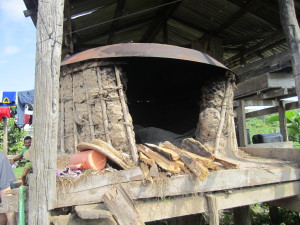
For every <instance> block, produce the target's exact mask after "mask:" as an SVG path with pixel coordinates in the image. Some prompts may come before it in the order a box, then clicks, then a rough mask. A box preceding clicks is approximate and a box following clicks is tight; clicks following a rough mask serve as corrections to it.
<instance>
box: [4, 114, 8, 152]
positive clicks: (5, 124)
mask: <svg viewBox="0 0 300 225" xmlns="http://www.w3.org/2000/svg"><path fill="white" fill-rule="evenodd" d="M7 120H8V119H7V117H3V153H4V154H5V155H7V154H8V146H7V145H8V143H7Z"/></svg>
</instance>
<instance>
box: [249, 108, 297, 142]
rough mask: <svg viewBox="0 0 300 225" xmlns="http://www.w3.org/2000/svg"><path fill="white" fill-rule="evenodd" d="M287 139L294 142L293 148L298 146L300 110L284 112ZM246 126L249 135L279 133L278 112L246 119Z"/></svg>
mask: <svg viewBox="0 0 300 225" xmlns="http://www.w3.org/2000/svg"><path fill="white" fill-rule="evenodd" d="M285 115H286V120H287V129H288V136H289V140H290V141H293V142H295V148H296V147H300V146H299V143H300V110H299V109H297V110H289V111H286V112H285ZM246 127H247V129H249V131H250V137H252V136H253V135H255V134H267V133H279V132H280V128H279V116H278V113H274V114H271V115H266V116H260V117H255V118H250V119H246Z"/></svg>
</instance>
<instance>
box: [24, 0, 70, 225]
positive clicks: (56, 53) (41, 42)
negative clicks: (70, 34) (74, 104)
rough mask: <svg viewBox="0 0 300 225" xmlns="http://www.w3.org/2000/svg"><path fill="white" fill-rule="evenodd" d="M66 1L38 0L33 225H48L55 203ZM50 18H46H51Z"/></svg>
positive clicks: (31, 216) (31, 218)
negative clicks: (60, 80)
mask: <svg viewBox="0 0 300 225" xmlns="http://www.w3.org/2000/svg"><path fill="white" fill-rule="evenodd" d="M63 10H64V0H44V1H39V8H38V12H39V13H38V21H37V44H36V64H35V65H36V69H35V71H36V74H35V88H34V91H35V92H34V98H35V107H34V115H35V117H34V121H33V124H34V128H35V129H34V131H33V132H34V133H33V136H34V138H33V144H32V146H31V161H32V165H33V168H34V170H33V173H32V174H31V177H30V184H29V193H30V198H29V207H28V209H29V222H28V224H30V225H36V224H39V225H43V224H45V225H46V224H47V225H48V224H49V210H50V209H52V208H53V206H54V205H55V201H56V174H55V170H56V159H57V143H58V142H57V137H58V130H59V129H58V120H59V115H58V113H59V75H60V62H61V46H62V36H63ZM49 14H50V17H51V19H46V18H50V17H49Z"/></svg>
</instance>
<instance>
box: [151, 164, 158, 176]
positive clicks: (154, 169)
mask: <svg viewBox="0 0 300 225" xmlns="http://www.w3.org/2000/svg"><path fill="white" fill-rule="evenodd" d="M158 175H159V171H158V166H157V164H156V163H154V164H153V165H152V166H151V167H150V176H151V177H157V176H158Z"/></svg>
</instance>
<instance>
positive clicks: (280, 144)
mask: <svg viewBox="0 0 300 225" xmlns="http://www.w3.org/2000/svg"><path fill="white" fill-rule="evenodd" d="M247 148H294V142H292V141H285V142H270V143H259V144H251V145H247Z"/></svg>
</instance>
